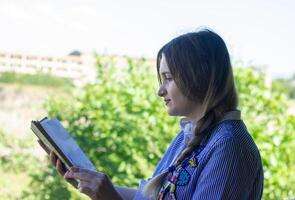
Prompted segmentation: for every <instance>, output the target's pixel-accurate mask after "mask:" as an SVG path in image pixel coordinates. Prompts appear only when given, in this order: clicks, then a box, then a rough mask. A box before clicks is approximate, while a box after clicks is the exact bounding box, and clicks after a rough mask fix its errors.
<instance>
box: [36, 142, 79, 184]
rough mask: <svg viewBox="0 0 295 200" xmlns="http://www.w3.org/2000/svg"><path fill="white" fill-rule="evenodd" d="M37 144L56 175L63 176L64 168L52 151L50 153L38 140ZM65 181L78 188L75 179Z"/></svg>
mask: <svg viewBox="0 0 295 200" xmlns="http://www.w3.org/2000/svg"><path fill="white" fill-rule="evenodd" d="M38 143H39V144H40V146H41V147H42V148H43V149H44V150H45V151H46V153H47V154H48V155H49V157H50V161H51V163H52V165H53V166H54V167H55V168H56V171H57V172H58V174H59V175H60V176H64V175H65V173H66V171H67V169H66V166H65V165H64V164H63V163H62V162H61V160H60V159H59V158H58V156H57V155H56V154H55V153H54V152H53V151H50V150H49V148H48V147H47V146H46V145H45V144H44V143H43V142H42V141H41V140H38ZM66 181H67V182H69V183H70V184H71V185H73V186H74V187H75V188H77V187H78V183H77V181H76V180H75V179H67V178H66Z"/></svg>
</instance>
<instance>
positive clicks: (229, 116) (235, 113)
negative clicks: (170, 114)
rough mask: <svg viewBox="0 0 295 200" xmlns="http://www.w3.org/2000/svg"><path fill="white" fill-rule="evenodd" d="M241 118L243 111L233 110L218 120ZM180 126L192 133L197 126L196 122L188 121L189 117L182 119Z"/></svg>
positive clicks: (186, 131) (185, 131)
mask: <svg viewBox="0 0 295 200" xmlns="http://www.w3.org/2000/svg"><path fill="white" fill-rule="evenodd" d="M240 119H241V111H239V110H233V111H229V112H226V113H225V114H224V115H223V117H222V118H221V119H220V120H219V121H218V123H220V122H222V121H226V120H240ZM179 124H180V128H181V130H182V131H184V133H192V131H193V130H194V128H195V124H194V123H192V122H190V121H188V120H187V118H182V119H180V122H179Z"/></svg>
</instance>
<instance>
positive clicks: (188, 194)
mask: <svg viewBox="0 0 295 200" xmlns="http://www.w3.org/2000/svg"><path fill="white" fill-rule="evenodd" d="M234 112H235V113H234ZM237 112H238V115H239V114H240V113H239V111H233V112H231V115H232V114H237ZM228 116H230V115H228ZM232 116H233V115H232ZM192 131H193V125H192V124H191V123H188V122H183V121H181V130H180V132H179V133H178V134H177V136H176V137H175V139H174V140H173V142H172V143H171V145H170V146H169V148H168V149H167V151H166V152H165V154H164V156H163V158H162V159H161V160H160V161H159V163H158V164H157V166H156V169H155V171H154V174H153V176H155V175H158V174H160V173H162V172H164V171H166V170H167V169H168V168H169V166H171V165H172V164H173V161H174V160H175V158H176V157H177V155H178V154H179V153H180V152H181V151H182V150H183V149H184V148H185V146H186V144H187V142H188V141H189V139H190V138H191V137H192V134H193V133H192ZM204 145H205V146H204V149H203V150H202V151H201V152H200V153H199V154H198V156H197V160H198V166H197V167H192V166H190V165H188V166H186V167H185V170H186V171H187V172H188V173H189V175H190V180H189V182H188V183H187V184H186V185H183V186H181V185H177V186H176V190H175V195H176V199H178V200H180V199H182V200H191V199H196V200H206V199H208V200H209V199H210V200H212V199H238V200H242V199H251V200H256V199H261V197H262V192H263V169H262V163H261V158H260V153H259V151H258V148H257V146H256V145H255V143H254V141H253V139H252V137H251V136H250V134H249V133H248V131H247V128H246V126H245V125H244V123H243V121H242V120H240V119H239V117H231V116H230V117H229V118H224V119H223V120H222V121H220V122H219V123H218V124H217V125H216V126H215V127H214V128H213V129H211V133H210V137H209V138H208V139H207V140H206V141H204ZM145 183H146V181H144V180H142V181H141V182H140V186H139V189H138V191H137V193H136V195H135V197H134V200H145V199H146V200H147V199H148V198H147V197H145V196H143V194H142V189H143V187H144V185H145ZM165 199H167V195H166V196H165Z"/></svg>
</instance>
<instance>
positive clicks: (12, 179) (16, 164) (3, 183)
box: [0, 130, 40, 199]
mask: <svg viewBox="0 0 295 200" xmlns="http://www.w3.org/2000/svg"><path fill="white" fill-rule="evenodd" d="M33 143H34V142H33V140H32V138H31V137H26V138H22V139H19V138H17V137H15V136H13V135H9V134H8V133H4V132H3V131H1V130H0V177H1V179H0V199H22V198H21V194H22V191H23V190H24V189H25V188H26V187H27V186H28V184H29V181H30V177H29V176H28V174H27V173H28V172H30V171H33V170H34V169H35V168H38V163H39V162H40V161H39V159H37V157H35V156H34V155H32V153H33ZM12 183H13V184H12ZM12 185H13V187H12Z"/></svg>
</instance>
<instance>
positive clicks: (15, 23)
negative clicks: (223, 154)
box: [0, 0, 295, 78]
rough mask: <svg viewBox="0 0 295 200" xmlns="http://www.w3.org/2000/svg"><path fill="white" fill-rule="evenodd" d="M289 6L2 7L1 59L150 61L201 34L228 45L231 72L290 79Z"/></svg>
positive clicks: (74, 2)
mask: <svg viewBox="0 0 295 200" xmlns="http://www.w3.org/2000/svg"><path fill="white" fill-rule="evenodd" d="M294 10H295V1H293V0H280V1H279V0H276V1H275V0H247V1H242V0H206V1H204V0H178V1H176V0H175V1H173V0H170V1H168V0H148V1H141V0H124V1H119V0H117V1H115V0H105V1H101V0H42V1H40V0H22V1H21V0H0V26H1V28H0V30H1V32H0V51H4V52H19V53H30V54H35V55H49V56H63V55H67V54H69V53H70V52H71V51H73V50H80V51H81V52H84V53H91V52H93V51H96V52H98V53H107V54H111V55H128V56H131V57H141V56H144V57H147V58H151V59H154V58H155V57H156V54H157V51H158V50H159V49H160V48H161V46H163V45H164V44H165V43H167V42H168V41H170V40H171V39H173V38H174V37H176V36H178V35H180V34H183V33H186V32H190V31H194V30H196V29H197V28H198V27H200V26H204V27H208V28H210V29H212V30H214V31H215V32H217V33H218V34H219V35H220V36H221V37H222V38H223V39H224V40H225V42H226V44H227V46H228V49H229V51H230V55H231V58H232V61H233V63H234V64H235V65H238V64H236V63H239V64H240V65H244V66H248V65H255V66H261V67H263V66H267V67H269V70H270V73H271V76H272V77H273V78H277V77H285V78H288V77H290V76H291V75H292V74H294V73H295V11H294Z"/></svg>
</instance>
